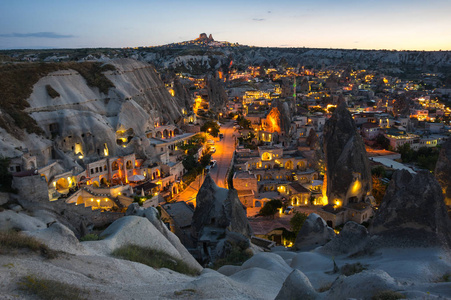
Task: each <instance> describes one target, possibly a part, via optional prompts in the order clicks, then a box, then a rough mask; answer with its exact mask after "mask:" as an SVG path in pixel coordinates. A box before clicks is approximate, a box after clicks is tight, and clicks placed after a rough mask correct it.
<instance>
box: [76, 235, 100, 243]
mask: <svg viewBox="0 0 451 300" xmlns="http://www.w3.org/2000/svg"><path fill="white" fill-rule="evenodd" d="M101 239H102V238H100V237H99V235H98V234H96V233H88V234H86V235H85V236H83V237H82V238H81V239H80V241H81V242H86V241H98V240H101Z"/></svg>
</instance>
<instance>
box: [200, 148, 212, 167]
mask: <svg viewBox="0 0 451 300" xmlns="http://www.w3.org/2000/svg"><path fill="white" fill-rule="evenodd" d="M210 161H211V154H210V153H209V152H207V151H204V152H203V153H202V157H201V158H200V164H201V166H202V168H205V167H206V166H208V165H209V164H210Z"/></svg>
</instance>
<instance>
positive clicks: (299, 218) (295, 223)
mask: <svg viewBox="0 0 451 300" xmlns="http://www.w3.org/2000/svg"><path fill="white" fill-rule="evenodd" d="M307 217H308V215H307V214H305V213H301V212H296V213H295V214H294V215H293V217H292V218H291V219H290V226H291V231H292V232H293V233H294V234H296V235H297V234H298V233H299V231H300V230H301V228H302V225H304V222H305V220H307Z"/></svg>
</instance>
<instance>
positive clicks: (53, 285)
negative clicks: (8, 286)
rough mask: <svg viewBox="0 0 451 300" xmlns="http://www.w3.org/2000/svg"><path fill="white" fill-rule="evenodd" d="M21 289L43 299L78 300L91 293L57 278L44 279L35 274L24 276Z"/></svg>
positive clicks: (20, 283) (20, 285) (20, 284)
mask: <svg viewBox="0 0 451 300" xmlns="http://www.w3.org/2000/svg"><path fill="white" fill-rule="evenodd" d="M18 285H19V289H21V290H22V291H25V292H28V293H30V294H34V295H36V296H38V297H39V298H41V299H46V300H47V299H48V300H64V299H67V300H73V299H74V300H77V299H86V297H85V296H87V295H88V294H89V292H87V291H86V290H83V289H80V288H78V287H76V286H73V285H70V284H67V283H64V282H59V281H56V280H50V279H43V278H39V277H36V276H35V275H28V276H25V277H23V278H22V279H21V280H20V281H19V283H18Z"/></svg>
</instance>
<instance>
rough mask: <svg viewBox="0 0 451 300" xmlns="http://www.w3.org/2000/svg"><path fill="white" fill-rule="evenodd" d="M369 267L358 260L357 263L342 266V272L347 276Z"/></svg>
mask: <svg viewBox="0 0 451 300" xmlns="http://www.w3.org/2000/svg"><path fill="white" fill-rule="evenodd" d="M367 269H368V268H367V266H365V265H362V264H361V263H359V262H358V263H355V264H345V265H344V266H343V267H341V269H340V273H341V274H343V275H345V276H351V275H354V274H357V273H360V272H362V271H363V270H367Z"/></svg>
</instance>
